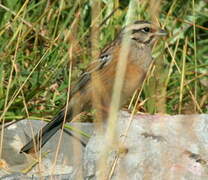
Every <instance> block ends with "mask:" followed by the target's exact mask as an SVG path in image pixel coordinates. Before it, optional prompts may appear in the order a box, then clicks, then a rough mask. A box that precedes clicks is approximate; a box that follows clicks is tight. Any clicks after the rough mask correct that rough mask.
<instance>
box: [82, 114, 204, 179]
mask: <svg viewBox="0 0 208 180" xmlns="http://www.w3.org/2000/svg"><path fill="white" fill-rule="evenodd" d="M129 118H130V116H129V114H128V113H126V112H122V113H121V114H120V117H119V121H118V122H117V128H116V132H117V136H116V138H115V139H114V142H113V143H112V144H109V142H108V141H109V139H108V135H107V134H100V133H97V134H96V135H95V136H93V137H92V138H91V139H90V141H89V143H88V145H87V147H86V149H85V155H84V175H85V177H86V178H87V179H96V177H97V179H99V178H100V176H101V175H102V177H103V175H104V176H109V174H111V175H112V179H135V180H140V179H141V180H142V179H158V180H159V179H194V180H197V179H200V180H202V179H208V151H207V146H208V115H189V116H183V115H177V116H168V115H165V116H162V115H155V116H147V115H142V116H141V115H140V116H135V117H134V119H133V120H132V122H131V125H130V127H129V130H128V133H127V136H126V134H125V133H124V132H125V131H126V128H127V127H128V124H129ZM125 137H126V140H125V142H124V143H123V139H124V138H125ZM106 146H109V147H106ZM105 156H106V157H105ZM103 157H104V158H103ZM102 158H103V159H102ZM102 160H103V161H102ZM116 161H117V163H116V166H114V165H115V162H116ZM102 162H103V164H104V166H102V164H101V168H98V164H100V163H102ZM114 167H115V168H114ZM113 168H114V169H115V170H114V171H113V172H114V173H111V171H112V169H113ZM106 174H107V175H106Z"/></svg>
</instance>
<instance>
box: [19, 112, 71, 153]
mask: <svg viewBox="0 0 208 180" xmlns="http://www.w3.org/2000/svg"><path fill="white" fill-rule="evenodd" d="M64 113H65V111H64V110H63V111H61V112H59V113H58V114H57V115H56V116H55V117H54V118H53V120H52V121H50V122H49V123H48V124H46V125H45V126H44V127H43V128H42V129H41V130H40V131H39V132H38V133H37V134H36V136H35V138H34V139H31V140H30V141H29V142H28V143H27V144H26V145H25V146H24V147H23V148H22V149H21V150H20V152H25V153H29V152H35V151H39V150H40V148H42V147H43V146H44V144H45V143H46V142H47V141H48V140H49V139H50V138H51V137H52V136H53V135H54V134H55V133H56V132H57V131H58V130H59V129H60V128H61V127H62V124H63V122H64ZM71 117H72V110H69V111H68V112H67V117H66V118H67V120H68V119H71ZM34 140H35V141H34ZM35 145H36V146H35Z"/></svg>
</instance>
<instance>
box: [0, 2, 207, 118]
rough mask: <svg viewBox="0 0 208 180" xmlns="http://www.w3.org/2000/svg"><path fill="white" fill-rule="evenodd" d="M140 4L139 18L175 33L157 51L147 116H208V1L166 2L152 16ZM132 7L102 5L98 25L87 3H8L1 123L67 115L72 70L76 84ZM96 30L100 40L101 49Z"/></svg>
mask: <svg viewBox="0 0 208 180" xmlns="http://www.w3.org/2000/svg"><path fill="white" fill-rule="evenodd" d="M142 2H143V3H141V4H138V7H135V10H136V17H135V19H148V20H149V19H150V18H151V17H153V18H155V16H156V17H157V19H158V21H159V22H160V23H161V25H165V29H167V30H168V32H169V37H168V38H167V39H166V42H161V43H160V44H158V46H157V47H156V48H155V50H154V57H155V65H156V66H155V67H154V68H153V71H152V72H151V73H150V75H149V77H148V79H147V82H146V85H145V87H144V90H143V93H142V98H141V101H145V103H144V104H143V111H144V112H147V113H157V112H159V113H169V114H178V113H208V107H207V106H208V95H207V92H208V78H207V77H208V76H207V75H208V53H207V52H208V28H207V27H208V21H207V10H208V5H207V4H206V3H205V1H195V2H194V1H192V0H188V1H182V0H177V1H176V0H172V1H167V0H166V1H162V3H161V4H160V5H159V6H158V9H155V12H154V11H150V10H149V7H151V3H148V2H149V1H142ZM127 8H128V1H125V0H124V1H118V0H114V1H112V0H111V1H107V0H106V1H104V0H103V1H100V11H99V12H98V15H99V18H98V19H93V18H92V17H91V13H92V8H91V3H90V1H89V0H82V1H76V0H69V1H64V0H60V1H57V0H55V1H51V2H50V1H47V0H41V1H17V0H4V1H2V4H1V6H0V61H1V63H0V79H1V80H0V114H1V119H2V118H3V117H5V119H6V120H13V119H19V118H20V117H21V118H27V117H30V116H33V117H46V118H47V117H51V116H53V115H54V114H55V113H56V112H57V111H58V110H59V109H61V107H62V106H63V105H64V104H65V101H66V96H67V88H68V82H69V79H68V78H69V69H70V65H72V76H71V81H72V84H73V83H74V82H76V80H77V78H78V76H79V75H80V74H81V73H82V72H83V70H84V69H85V68H86V67H87V65H88V64H89V63H90V62H91V61H92V60H94V59H93V57H94V55H93V54H92V51H95V54H96V53H99V51H100V50H101V49H102V48H103V47H104V46H105V45H106V44H107V43H108V42H110V41H112V40H113V39H114V37H115V36H116V34H117V32H118V31H119V30H120V29H121V28H122V26H123V24H124V19H125V16H126V12H127ZM114 9H117V10H116V11H115V12H114V13H113V15H111V16H110V17H109V15H110V14H111V13H112V12H113V10H114ZM157 10H158V11H157ZM108 17H109V18H108ZM106 18H107V19H106ZM94 21H96V23H94ZM100 24H102V26H99V25H100ZM95 27H96V28H95ZM91 29H93V30H97V34H98V37H99V40H97V41H96V42H97V43H98V44H96V48H95V46H93V43H92V41H91V38H90V37H91V36H92V34H93V33H92V32H91ZM93 47H94V49H93ZM161 49H162V51H161ZM92 56H93V57H92Z"/></svg>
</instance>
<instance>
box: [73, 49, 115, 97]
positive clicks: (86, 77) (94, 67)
mask: <svg viewBox="0 0 208 180" xmlns="http://www.w3.org/2000/svg"><path fill="white" fill-rule="evenodd" d="M110 51H111V50H110V49H109V51H105V52H104V53H101V55H100V57H99V59H98V60H96V61H93V62H92V63H91V64H90V65H89V66H88V68H87V72H85V73H83V74H82V75H81V76H80V78H79V79H78V81H77V82H76V84H75V85H74V86H73V87H72V90H71V92H70V96H71V97H72V96H73V95H74V94H76V93H77V92H78V91H79V90H80V89H82V88H83V87H84V86H85V85H86V84H87V82H88V81H90V80H91V74H92V73H93V72H96V71H98V70H100V69H103V68H104V67H105V66H106V65H107V64H109V62H110V61H111V59H112V57H111V55H110V54H112V53H110Z"/></svg>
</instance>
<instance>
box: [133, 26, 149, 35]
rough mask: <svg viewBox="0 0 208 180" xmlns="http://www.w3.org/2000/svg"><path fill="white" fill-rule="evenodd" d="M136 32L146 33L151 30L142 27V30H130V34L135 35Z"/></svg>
mask: <svg viewBox="0 0 208 180" xmlns="http://www.w3.org/2000/svg"><path fill="white" fill-rule="evenodd" d="M138 32H143V33H148V32H151V29H150V28H149V27H144V28H142V29H133V30H132V34H135V33H138Z"/></svg>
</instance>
